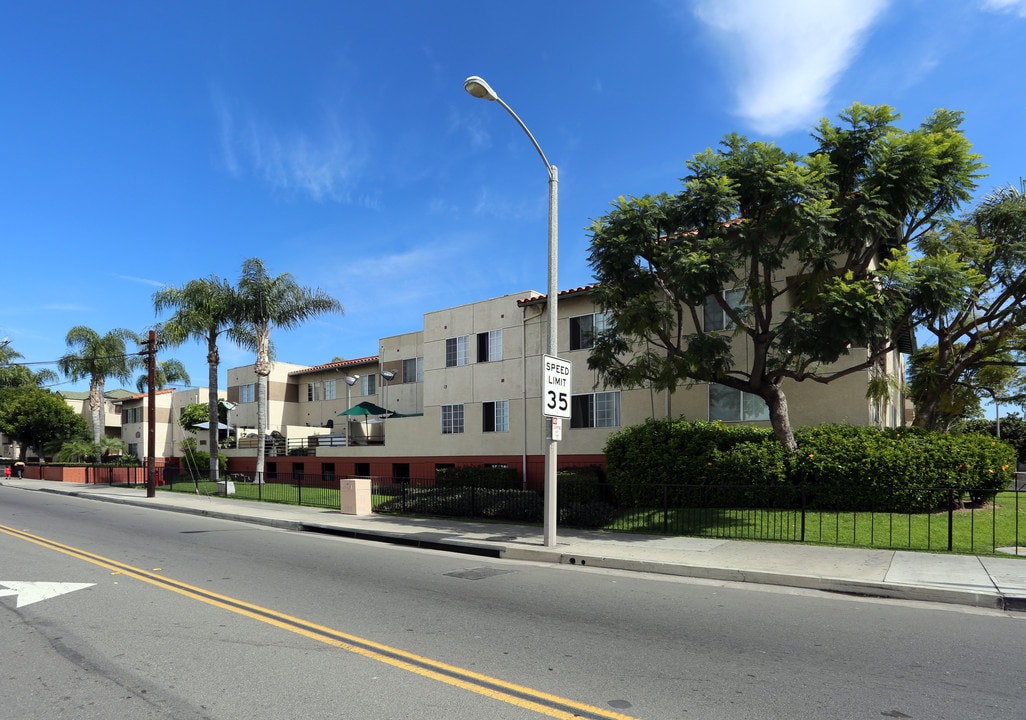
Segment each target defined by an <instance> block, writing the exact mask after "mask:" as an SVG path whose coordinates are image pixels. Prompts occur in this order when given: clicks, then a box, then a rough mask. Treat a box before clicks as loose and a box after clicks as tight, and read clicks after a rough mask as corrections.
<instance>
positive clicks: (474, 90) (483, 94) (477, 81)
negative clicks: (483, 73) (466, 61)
mask: <svg viewBox="0 0 1026 720" xmlns="http://www.w3.org/2000/svg"><path fill="white" fill-rule="evenodd" d="M463 89H464V90H466V91H467V92H468V93H470V94H471V95H473V96H474V97H476V98H481V99H482V100H498V99H499V96H498V95H497V94H496V93H495V91H494V90H492V88H491V86H490V85H489V84H488V83H486V82H485V81H484V78H479V77H478V76H477V75H471V76H470V77H468V78H467V79H466V80H464V81H463Z"/></svg>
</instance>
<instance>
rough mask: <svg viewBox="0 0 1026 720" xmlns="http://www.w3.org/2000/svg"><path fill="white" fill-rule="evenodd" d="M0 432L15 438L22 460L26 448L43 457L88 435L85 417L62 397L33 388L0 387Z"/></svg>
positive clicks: (84, 438)
mask: <svg viewBox="0 0 1026 720" xmlns="http://www.w3.org/2000/svg"><path fill="white" fill-rule="evenodd" d="M0 432H3V433H4V434H5V435H8V436H9V437H11V438H14V439H15V440H17V441H18V444H19V445H20V446H21V457H20V459H21V460H24V459H25V456H26V451H27V450H28V448H29V447H34V448H36V451H37V452H38V453H39V454H40V457H42V456H43V455H44V453H45V451H46V450H47V449H50V448H58V447H60V446H61V445H62V444H63V443H64V442H67V441H72V440H86V439H87V438H88V437H89V427H88V425H87V424H86V421H85V419H83V418H82V416H81V415H78V414H77V413H76V412H75V411H74V410H72V409H71V408H70V407H68V404H67V403H66V402H64V399H63V398H61V397H60V396H59V395H56V394H54V393H52V392H50V391H49V390H43V389H41V388H35V387H21V388H0Z"/></svg>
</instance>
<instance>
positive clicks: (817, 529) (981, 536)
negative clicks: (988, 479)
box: [603, 492, 1026, 555]
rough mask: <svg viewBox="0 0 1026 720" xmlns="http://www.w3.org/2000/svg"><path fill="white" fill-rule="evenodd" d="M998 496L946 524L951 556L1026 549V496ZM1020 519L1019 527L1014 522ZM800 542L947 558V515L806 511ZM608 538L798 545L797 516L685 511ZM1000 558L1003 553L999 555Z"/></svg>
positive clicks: (650, 517) (630, 521)
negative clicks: (692, 537)
mask: <svg viewBox="0 0 1026 720" xmlns="http://www.w3.org/2000/svg"><path fill="white" fill-rule="evenodd" d="M1017 495H1020V494H1019V493H1014V492H1006V493H998V495H997V497H996V498H995V500H994V501H993V502H992V503H989V504H987V505H986V506H985V507H982V508H967V509H962V510H955V511H954V512H953V513H952V516H951V547H952V550H953V551H954V552H961V553H984V554H994V548H1000V547H1015V546H1023V545H1026V494H1021V496H1020V497H1018V498H1017ZM1017 518H1018V523H1017V522H1016V520H1017ZM804 520H805V527H804V541H805V542H807V543H814V544H824V545H843V546H848V547H862V548H891V549H908V550H936V551H941V552H947V550H948V513H947V511H938V512H933V513H919V514H912V515H908V514H898V513H879V512H878V513H870V512H820V511H806V513H805V518H804ZM603 529H605V530H615V531H620V532H638V533H649V534H655V535H698V536H704V537H723V538H738V539H749V540H783V541H787V542H801V541H802V539H803V530H802V515H801V511H799V510H773V509H765V510H731V509H708V508H693V509H692V508H683V509H678V510H672V511H669V512H667V513H663V512H662V511H661V510H659V511H641V512H634V513H630V514H628V515H623V516H621V517H620V518H618V519H617V520H616V521H615V522H613V523H610V524H609V525H607V526H606V527H605V528H603ZM999 554H1002V555H1003V553H999Z"/></svg>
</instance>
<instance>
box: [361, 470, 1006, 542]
mask: <svg viewBox="0 0 1026 720" xmlns="http://www.w3.org/2000/svg"><path fill="white" fill-rule="evenodd" d="M373 494H374V510H375V512H379V513H395V514H409V515H427V516H445V517H466V518H480V519H488V520H495V521H508V522H529V523H540V522H541V521H542V516H543V512H544V508H543V501H542V497H541V493H540V492H535V491H530V490H520V489H516V488H497V487H481V486H476V485H473V484H468V485H461V486H457V487H450V486H440V485H438V484H436V483H434V481H430V480H402V481H397V480H377V481H375V483H374V484H373ZM557 494H558V509H557V517H558V522H559V524H560V525H561V526H565V527H577V528H589V529H601V530H609V531H615V532H628V533H649V534H659V535H688V536H700V537H714V538H730V539H744V540H778V541H785V542H811V543H822V544H830V545H855V546H861V547H879V548H899V549H900V548H907V549H915V550H941V551H945V550H946V551H958V552H995V551H997V550H1000V549H1005V550H1006V551H1008V552H1010V553H1013V554H1026V548H1024V549H1020V544H1021V543H1022V540H1021V539H1022V538H1023V534H1024V532H1026V497H1024V496H1023V491H1022V489H1020V488H1019V487H1012V488H1009V489H998V488H995V489H990V490H979V489H974V490H972V491H963V490H960V489H958V488H937V487H920V488H911V489H909V488H903V489H900V490H893V491H888V490H876V491H874V492H872V493H866V492H862V491H855V490H846V489H844V488H837V487H833V488H823V487H819V488H813V487H795V486H777V487H756V486H750V485H734V486H722V485H717V486H703V485H645V484H638V485H629V486H624V485H617V486H613V485H606V484H596V483H564V484H563V485H561V486H559V487H558V493H557Z"/></svg>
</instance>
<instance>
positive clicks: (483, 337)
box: [477, 330, 502, 362]
mask: <svg viewBox="0 0 1026 720" xmlns="http://www.w3.org/2000/svg"><path fill="white" fill-rule="evenodd" d="M496 360H502V330H489V331H488V332H483V333H478V334H477V361H478V362H495V361H496Z"/></svg>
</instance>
